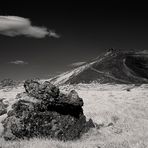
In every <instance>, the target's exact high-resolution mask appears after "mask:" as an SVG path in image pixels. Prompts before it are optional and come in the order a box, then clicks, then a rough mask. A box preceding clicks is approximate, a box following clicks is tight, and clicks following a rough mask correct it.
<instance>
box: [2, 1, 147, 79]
mask: <svg viewBox="0 0 148 148" xmlns="http://www.w3.org/2000/svg"><path fill="white" fill-rule="evenodd" d="M108 48H115V49H123V50H124V49H138V50H147V49H148V12H147V9H146V7H144V5H143V6H141V5H140V6H139V5H137V6H134V5H130V6H129V5H122V4H119V5H118V6H115V5H114V4H105V5H104V4H89V3H88V4H85V3H84V4H82V3H81V4H80V3H77V4H74V3H73V4H70V3H69V4H68V3H67V4H62V3H61V4H59V3H57V4H54V5H53V4H52V3H50V4H45V3H43V4H41V3H35V4H33V5H31V3H30V4H29V3H27V2H26V3H23V2H21V4H18V3H17V4H16V3H13V4H12V5H11V4H9V5H8V4H6V5H2V4H1V6H0V80H1V79H4V78H11V79H14V80H25V79H28V78H33V77H36V78H38V77H39V78H49V77H51V76H54V75H57V74H59V73H61V72H64V71H66V70H68V69H69V68H70V65H75V63H76V64H78V63H79V62H80V63H83V62H85V61H87V60H90V59H92V58H95V57H97V56H99V54H101V53H102V52H104V51H105V50H106V49H108Z"/></svg>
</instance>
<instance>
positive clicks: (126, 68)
mask: <svg viewBox="0 0 148 148" xmlns="http://www.w3.org/2000/svg"><path fill="white" fill-rule="evenodd" d="M51 82H52V83H54V84H78V83H92V82H98V83H117V84H122V83H124V84H131V83H135V84H137V83H138V84H139V83H140V84H141V83H148V52H146V51H135V50H114V49H109V50H108V51H107V52H106V53H104V54H103V55H101V56H99V57H97V58H96V59H93V60H91V61H89V62H87V63H85V64H83V65H82V66H79V67H77V68H75V69H72V70H71V71H68V72H66V73H63V74H61V75H59V76H56V77H54V78H53V79H51Z"/></svg>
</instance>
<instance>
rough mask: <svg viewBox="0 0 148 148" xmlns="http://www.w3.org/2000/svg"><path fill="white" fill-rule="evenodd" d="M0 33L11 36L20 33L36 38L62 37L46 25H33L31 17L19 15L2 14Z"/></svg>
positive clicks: (0, 17)
mask: <svg viewBox="0 0 148 148" xmlns="http://www.w3.org/2000/svg"><path fill="white" fill-rule="evenodd" d="M0 34H1V35H5V36H10V37H14V36H19V35H24V36H26V37H34V38H44V37H46V36H49V37H54V38H59V37H60V36H59V35H58V34H56V33H55V32H54V31H51V30H48V29H47V28H46V27H39V26H32V24H31V21H30V20H29V19H27V18H23V17H18V16H0Z"/></svg>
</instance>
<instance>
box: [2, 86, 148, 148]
mask: <svg viewBox="0 0 148 148" xmlns="http://www.w3.org/2000/svg"><path fill="white" fill-rule="evenodd" d="M70 88H71V89H72V88H73V87H70ZM130 88H132V89H131V90H130V91H127V89H130ZM75 89H76V90H77V91H78V93H79V95H80V97H82V98H83V100H84V107H83V109H84V114H85V115H86V117H87V118H88V119H89V118H92V119H93V120H94V122H96V123H97V125H98V126H96V128H94V129H92V130H90V131H89V132H88V133H87V134H85V135H84V136H83V137H82V138H81V139H80V140H77V141H68V142H63V141H57V140H49V139H37V138H35V139H31V140H22V141H14V142H11V141H10V142H6V141H4V140H3V139H2V138H1V139H0V147H2V148H99V147H100V148H148V86H147V85H143V86H141V87H133V86H126V85H122V86H121V85H116V86H112V85H100V86H99V85H94V86H88V85H79V86H77V87H75ZM65 90H66V87H65V88H63V91H65ZM18 91H19V92H21V91H23V89H22V88H19V89H18V90H17V89H13V90H11V91H5V92H4V91H0V96H3V97H5V96H6V97H7V98H8V100H9V99H10V102H11V103H12V102H13V97H14V96H15V94H16V93H17V92H18ZM2 118H4V116H3V117H0V120H2ZM2 130H3V129H2V126H0V131H2Z"/></svg>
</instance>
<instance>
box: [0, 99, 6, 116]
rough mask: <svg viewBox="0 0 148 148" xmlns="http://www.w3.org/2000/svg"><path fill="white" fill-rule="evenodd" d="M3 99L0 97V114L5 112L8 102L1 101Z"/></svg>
mask: <svg viewBox="0 0 148 148" xmlns="http://www.w3.org/2000/svg"><path fill="white" fill-rule="evenodd" d="M3 100H4V99H0V116H1V115H3V114H6V113H7V107H8V104H5V103H4V102H3Z"/></svg>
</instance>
